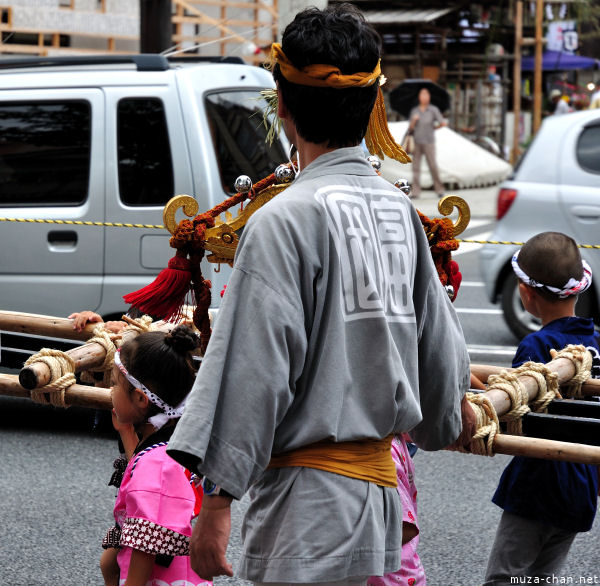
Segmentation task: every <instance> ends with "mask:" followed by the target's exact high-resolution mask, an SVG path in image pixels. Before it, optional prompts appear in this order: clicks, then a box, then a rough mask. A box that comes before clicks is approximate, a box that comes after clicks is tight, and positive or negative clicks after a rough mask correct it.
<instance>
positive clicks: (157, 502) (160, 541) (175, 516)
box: [114, 442, 212, 586]
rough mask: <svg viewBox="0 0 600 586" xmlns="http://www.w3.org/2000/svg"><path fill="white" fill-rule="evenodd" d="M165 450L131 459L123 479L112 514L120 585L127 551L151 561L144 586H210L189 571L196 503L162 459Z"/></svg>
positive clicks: (159, 447) (161, 446) (184, 476)
mask: <svg viewBox="0 0 600 586" xmlns="http://www.w3.org/2000/svg"><path fill="white" fill-rule="evenodd" d="M166 446H167V444H166V443H165V442H161V443H158V444H154V445H153V446H150V447H148V448H146V449H145V450H142V451H141V452H140V453H139V454H135V455H134V456H133V458H132V459H131V461H130V462H129V464H128V465H127V468H126V470H125V474H124V475H123V481H122V483H121V487H120V488H119V494H118V495H117V501H116V503H115V509H114V515H115V521H116V522H117V524H118V525H119V526H120V527H121V537H120V543H121V549H120V550H119V554H118V557H117V561H118V563H119V569H120V573H121V580H120V584H125V579H126V577H127V573H128V571H129V563H130V559H131V553H132V549H139V550H141V551H145V552H147V553H151V554H155V555H156V561H155V564H154V570H153V572H152V576H151V578H150V580H149V581H148V582H147V583H146V586H198V585H199V584H212V582H207V581H205V580H202V579H201V578H200V577H199V576H198V575H197V574H196V573H195V572H194V571H193V570H192V568H191V566H190V558H189V538H190V536H191V534H192V525H191V521H192V518H193V517H194V516H195V515H197V514H198V511H199V509H200V502H201V500H200V499H201V497H200V498H197V493H196V491H195V490H194V488H193V484H192V483H191V475H190V473H189V472H188V471H186V470H185V469H184V468H183V467H182V466H181V465H180V464H178V463H177V462H175V460H173V459H172V458H170V457H169V456H167V454H166V451H165V450H166Z"/></svg>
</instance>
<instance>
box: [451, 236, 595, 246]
mask: <svg viewBox="0 0 600 586" xmlns="http://www.w3.org/2000/svg"><path fill="white" fill-rule="evenodd" d="M456 241H457V242H460V243H465V244H507V245H509V246H523V244H525V242H513V241H511V240H469V239H461V238H457V239H456ZM577 246H578V247H579V248H588V249H600V244H578V245H577Z"/></svg>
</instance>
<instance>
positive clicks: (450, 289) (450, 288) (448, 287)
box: [445, 285, 454, 300]
mask: <svg viewBox="0 0 600 586" xmlns="http://www.w3.org/2000/svg"><path fill="white" fill-rule="evenodd" d="M445 289H446V293H448V297H450V300H452V298H453V297H454V287H453V286H452V285H446V287H445Z"/></svg>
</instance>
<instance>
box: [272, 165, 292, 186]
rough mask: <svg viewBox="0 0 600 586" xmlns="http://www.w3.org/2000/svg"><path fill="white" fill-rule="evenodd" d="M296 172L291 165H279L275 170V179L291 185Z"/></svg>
mask: <svg viewBox="0 0 600 586" xmlns="http://www.w3.org/2000/svg"><path fill="white" fill-rule="evenodd" d="M294 176H295V173H294V170H293V169H292V168H291V167H290V166H289V165H279V167H277V169H275V179H277V182H278V183H289V182H290V181H292V180H293V179H294Z"/></svg>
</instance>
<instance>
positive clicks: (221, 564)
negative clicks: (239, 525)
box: [190, 496, 233, 580]
mask: <svg viewBox="0 0 600 586" xmlns="http://www.w3.org/2000/svg"><path fill="white" fill-rule="evenodd" d="M231 500H232V499H231V498H230V497H224V496H205V497H204V499H203V501H202V508H201V509H200V514H199V515H198V518H197V520H196V524H195V525H194V530H193V532H192V537H191V539H190V559H191V564H192V570H194V572H196V574H198V576H200V578H202V579H203V580H213V579H214V577H215V576H233V568H232V567H231V564H230V563H229V562H228V561H227V558H226V552H227V544H228V543H229V534H230V533H231Z"/></svg>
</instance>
